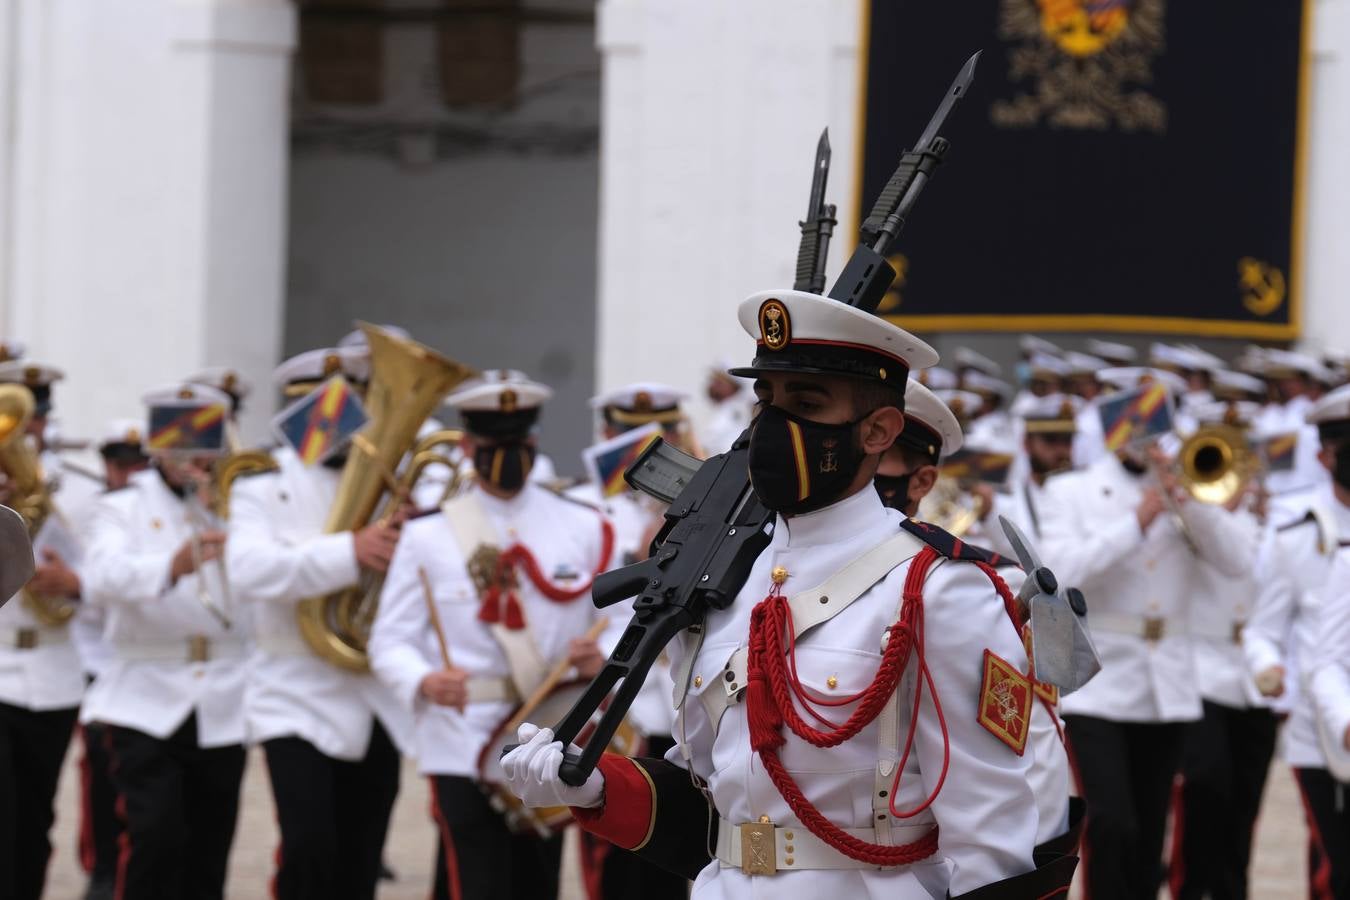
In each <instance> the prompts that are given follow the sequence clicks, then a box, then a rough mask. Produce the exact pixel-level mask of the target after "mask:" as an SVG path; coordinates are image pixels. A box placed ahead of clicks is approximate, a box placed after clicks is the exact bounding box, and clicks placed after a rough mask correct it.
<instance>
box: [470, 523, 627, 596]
mask: <svg viewBox="0 0 1350 900" xmlns="http://www.w3.org/2000/svg"><path fill="white" fill-rule="evenodd" d="M613 553H614V528H613V526H611V525H610V524H609V522H607V521H606V520H604V519H601V520H600V564H599V565H598V566H597V567H596V570H595V571H594V572H592V573H591V577H590V579H589V580H587V581H586V583H585V584H582V585H580V586H578V587H575V588H571V589H568V588H562V587H559V586H558V585H556V584H554V583H553V582H551V581H549V580H548V577H547V576H545V575H544V572H543V570H542V569H540V568H539V561H538V560H536V559H535V558H534V554H533V553H531V552H530V548H528V547H526V546H525V545H524V544H512V545H511V546H510V547H508V548H507V549H506V550H504V551H502V554H501V556H499V557H498V558H497V565H498V567H499V571H500V570H501V569H505V570H506V571H507V572H510V571H511V570H512V569H514V567H515V566H517V565H519V566H520V567H521V568H523V569H524V570H525V575H526V576H527V577H528V578H529V579H530V582H531V583H532V584H533V585H534V586H535V587H536V588H538V589H539V593H541V594H543V595H544V596H545V597H547V598H548V599H549V600H552V601H553V602H554V603H568V602H571V601H572V600H576V599H577V598H578V597H581V596H583V595H584V594H588V593H590V590H591V584H592V583H594V581H595V579H596V576H598V575H600V574H601V573H602V572H604V571H605V570H606V569H608V568H609V558H610V556H611V555H613Z"/></svg>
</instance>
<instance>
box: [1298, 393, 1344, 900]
mask: <svg viewBox="0 0 1350 900" xmlns="http://www.w3.org/2000/svg"><path fill="white" fill-rule="evenodd" d="M1343 403H1345V404H1346V405H1347V406H1350V402H1346V401H1343ZM1347 412H1350V409H1347ZM1346 462H1347V464H1346V465H1345V469H1343V471H1342V473H1341V475H1340V476H1338V478H1339V480H1338V482H1337V489H1338V490H1337V493H1338V496H1339V497H1341V498H1343V499H1342V502H1346V501H1350V489H1347V488H1345V487H1344V485H1345V484H1350V460H1347V461H1346ZM1325 595H1326V601H1325V607H1324V609H1323V615H1322V619H1321V628H1320V634H1319V636H1318V640H1317V645H1316V647H1315V649H1314V653H1315V656H1314V659H1313V661H1312V663H1311V664H1310V665H1309V667H1308V668H1309V672H1308V678H1307V685H1306V687H1307V692H1308V694H1309V695H1310V697H1311V699H1312V708H1313V712H1314V714H1315V716H1316V720H1317V721H1316V726H1317V734H1318V738H1319V740H1320V743H1321V747H1322V752H1323V753H1324V754H1325V756H1326V759H1327V765H1328V768H1329V770H1330V773H1331V776H1332V777H1333V778H1334V779H1335V782H1336V787H1335V789H1334V798H1335V800H1336V802H1333V803H1327V802H1326V800H1327V798H1326V797H1321V798H1319V799H1318V801H1317V805H1316V806H1315V807H1314V808H1312V809H1310V810H1309V818H1310V820H1312V821H1310V825H1315V828H1316V830H1315V832H1314V833H1313V835H1312V837H1313V839H1314V840H1316V841H1317V842H1318V844H1319V845H1320V846H1319V847H1318V848H1317V854H1316V855H1314V857H1313V860H1311V861H1317V862H1318V863H1319V864H1318V866H1317V868H1314V869H1313V870H1312V874H1313V875H1314V876H1321V877H1320V878H1319V879H1317V880H1314V881H1313V883H1312V885H1311V888H1312V890H1311V891H1310V896H1312V897H1314V898H1317V900H1321V898H1322V897H1344V896H1347V890H1346V877H1345V868H1346V860H1347V859H1348V858H1350V856H1348V854H1350V807H1347V806H1346V804H1345V802H1344V797H1345V793H1346V790H1347V787H1348V786H1350V549H1347V548H1345V547H1342V548H1341V549H1339V550H1338V551H1337V553H1336V559H1335V562H1334V563H1333V565H1332V567H1331V573H1330V575H1329V576H1328V578H1327V584H1326V590H1325ZM1319 856H1320V857H1322V858H1323V859H1325V862H1321V860H1318V857H1319ZM1338 891H1339V893H1337V892H1338Z"/></svg>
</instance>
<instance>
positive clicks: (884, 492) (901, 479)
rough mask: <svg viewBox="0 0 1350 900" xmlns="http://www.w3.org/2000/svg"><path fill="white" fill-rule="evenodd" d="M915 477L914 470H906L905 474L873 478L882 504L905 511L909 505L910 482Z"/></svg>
mask: <svg viewBox="0 0 1350 900" xmlns="http://www.w3.org/2000/svg"><path fill="white" fill-rule="evenodd" d="M913 477H914V473H913V472H906V473H905V474H903V475H878V476H876V477H875V478H873V479H872V484H874V485H875V486H876V489H877V493H878V494H880V495H881V503H882V505H883V506H889V507H890V508H891V509H898V510H900V511H901V512H904V511H905V507H907V506H909V482H910V479H912V478H913Z"/></svg>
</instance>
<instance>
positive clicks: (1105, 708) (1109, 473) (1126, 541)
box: [1040, 370, 1255, 900]
mask: <svg viewBox="0 0 1350 900" xmlns="http://www.w3.org/2000/svg"><path fill="white" fill-rule="evenodd" d="M1140 375H1141V378H1142V377H1143V376H1144V375H1147V376H1148V377H1150V378H1153V379H1155V380H1159V381H1165V380H1166V379H1165V375H1164V374H1163V373H1160V372H1156V371H1151V372H1150V371H1147V370H1144V371H1141V372H1140ZM1164 491H1167V492H1169V493H1171V494H1172V496H1173V499H1174V501H1175V503H1176V506H1177V509H1178V510H1179V513H1178V514H1177V515H1175V516H1174V515H1172V514H1170V513H1169V511H1168V506H1167V504H1166V503H1165V501H1164V499H1163V492H1164ZM1183 525H1184V529H1185V533H1186V534H1188V535H1189V540H1188V539H1187V538H1186V537H1183V531H1182V528H1183ZM1189 543H1193V544H1194V550H1192V549H1191V548H1190V546H1188V544H1189ZM1040 549H1041V553H1042V554H1043V555H1044V557H1045V559H1046V560H1047V561H1048V563H1049V564H1050V565H1051V566H1052V567H1053V569H1054V571H1055V575H1056V576H1057V577H1058V578H1059V580H1060V581H1061V583H1064V584H1071V585H1076V586H1078V587H1080V588H1081V590H1082V591H1083V593H1084V594H1085V595H1086V596H1087V597H1088V598H1090V600H1089V603H1090V612H1089V614H1088V620H1087V621H1088V625H1089V627H1091V628H1092V630H1093V635H1094V638H1095V640H1096V645H1097V650H1098V652H1099V653H1100V655H1101V664H1102V670H1101V671H1100V672H1099V673H1098V674H1097V676H1096V677H1095V678H1093V680H1092V681H1091V682H1089V683H1088V684H1087V685H1086V686H1084V687H1083V688H1081V689H1080V690H1078V691H1077V692H1075V693H1073V694H1071V695H1069V696H1067V697H1065V698H1064V700H1063V702H1062V706H1061V708H1062V710H1063V714H1064V719H1065V721H1066V722H1067V725H1068V737H1069V745H1070V747H1071V749H1072V751H1073V757H1074V760H1075V762H1076V764H1077V769H1078V775H1079V779H1080V782H1081V786H1082V791H1083V796H1084V799H1085V800H1086V801H1087V807H1088V810H1089V813H1088V822H1087V831H1086V838H1087V840H1086V846H1087V853H1086V858H1087V861H1088V873H1087V875H1088V878H1087V885H1088V889H1089V891H1090V892H1091V895H1092V896H1093V898H1094V900H1103V898H1112V897H1129V898H1144V897H1148V898H1153V897H1155V896H1156V895H1157V890H1158V882H1159V879H1160V876H1161V874H1162V863H1161V860H1162V842H1163V830H1164V825H1165V822H1166V819H1167V808H1168V801H1169V799H1170V797H1171V789H1172V779H1173V776H1174V775H1175V773H1176V771H1177V767H1178V764H1179V762H1180V754H1181V741H1182V735H1183V731H1184V723H1186V722H1193V721H1195V720H1197V719H1199V718H1200V715H1201V705H1200V694H1199V691H1198V689H1197V686H1196V675H1195V665H1194V649H1193V647H1192V641H1191V637H1190V633H1189V607H1190V604H1191V603H1192V602H1193V601H1192V597H1193V592H1194V589H1195V585H1196V578H1197V572H1198V563H1199V560H1200V559H1203V560H1205V561H1206V562H1209V563H1210V564H1212V565H1214V566H1215V568H1217V569H1218V570H1219V571H1220V572H1223V573H1225V574H1227V575H1230V576H1233V577H1241V576H1243V575H1244V574H1245V573H1246V572H1247V571H1248V569H1249V566H1250V564H1251V559H1252V556H1253V554H1254V551H1255V540H1254V536H1253V535H1251V534H1250V533H1249V532H1248V531H1247V530H1246V529H1245V528H1244V527H1243V526H1242V523H1240V522H1239V521H1238V520H1236V519H1235V518H1234V517H1233V515H1232V514H1231V513H1229V512H1228V511H1227V510H1225V509H1223V508H1221V507H1218V506H1212V505H1208V504H1202V503H1197V502H1191V501H1190V500H1189V497H1188V496H1187V495H1186V494H1185V493H1184V492H1182V491H1181V490H1180V489H1179V488H1178V486H1177V484H1176V478H1175V475H1174V474H1173V471H1172V463H1171V461H1170V460H1167V459H1166V458H1165V457H1163V455H1162V453H1161V451H1158V450H1157V449H1156V448H1153V449H1150V450H1149V451H1148V452H1147V453H1146V452H1145V451H1144V450H1142V449H1126V450H1122V451H1119V452H1117V453H1114V454H1108V455H1106V456H1104V457H1103V458H1102V459H1100V460H1099V461H1098V462H1096V463H1094V464H1093V465H1092V466H1091V467H1089V468H1088V469H1086V470H1083V471H1081V472H1071V473H1067V474H1064V475H1061V476H1058V477H1056V478H1054V479H1052V480H1051V481H1050V483H1049V486H1048V487H1047V489H1046V492H1045V503H1044V504H1043V505H1042V509H1041V547H1040ZM1197 554H1198V556H1197Z"/></svg>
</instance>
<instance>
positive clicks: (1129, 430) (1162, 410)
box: [1098, 382, 1172, 452]
mask: <svg viewBox="0 0 1350 900" xmlns="http://www.w3.org/2000/svg"><path fill="white" fill-rule="evenodd" d="M1098 404H1099V406H1098V411H1099V412H1100V414H1101V419H1102V434H1103V435H1105V442H1106V449H1107V450H1110V451H1112V452H1115V451H1116V450H1119V449H1121V448H1122V447H1128V446H1129V445H1130V444H1137V443H1141V442H1143V441H1146V440H1148V439H1149V438H1153V437H1157V436H1158V435H1160V434H1166V433H1167V432H1169V431H1171V430H1172V398H1171V395H1170V394H1168V392H1167V387H1166V386H1165V385H1162V384H1159V383H1156V382H1155V383H1153V384H1146V385H1144V386H1143V387H1141V388H1139V389H1138V390H1135V391H1130V392H1128V393H1124V394H1112V395H1111V396H1109V397H1107V398H1105V399H1104V400H1099V401H1098Z"/></svg>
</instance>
